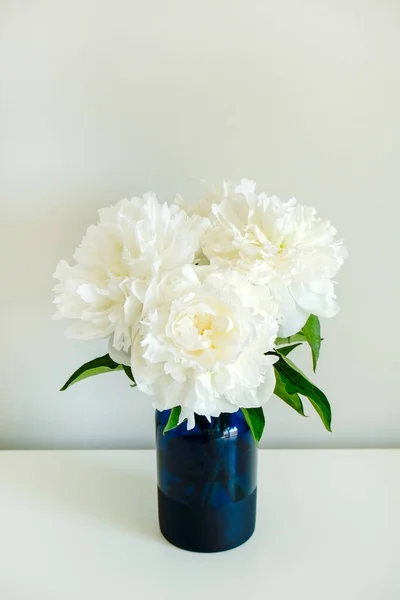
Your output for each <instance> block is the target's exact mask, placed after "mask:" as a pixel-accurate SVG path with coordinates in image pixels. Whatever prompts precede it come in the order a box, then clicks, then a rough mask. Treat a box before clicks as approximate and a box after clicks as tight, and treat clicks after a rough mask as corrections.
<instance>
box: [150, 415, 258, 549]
mask: <svg viewBox="0 0 400 600" xmlns="http://www.w3.org/2000/svg"><path fill="white" fill-rule="evenodd" d="M169 414H170V411H169V410H166V411H163V412H159V411H156V445H157V471H158V514H159V524H160V529H161V533H162V534H163V535H164V537H165V538H166V539H167V540H168V541H169V542H171V543H172V544H174V545H175V546H178V547H179V548H184V549H185V550H192V551H194V552H220V551H223V550H229V549H231V548H235V547H236V546H239V545H240V544H243V543H244V542H246V541H247V540H248V539H249V538H250V537H251V535H252V533H253V532H254V527H255V519H256V497H257V446H256V444H255V442H254V440H253V437H252V434H251V431H250V429H249V427H248V425H247V423H246V421H245V419H244V416H243V414H242V412H241V411H238V412H236V413H234V414H227V413H222V414H221V415H220V416H219V417H216V418H212V419H211V423H209V422H208V421H207V419H206V418H205V417H199V416H198V415H196V426H195V427H194V428H193V429H191V430H189V431H188V430H187V427H186V422H184V423H182V424H181V425H179V426H178V427H177V428H176V429H172V430H171V431H169V432H167V433H166V434H165V435H163V429H164V427H165V425H166V423H167V421H168V417H169Z"/></svg>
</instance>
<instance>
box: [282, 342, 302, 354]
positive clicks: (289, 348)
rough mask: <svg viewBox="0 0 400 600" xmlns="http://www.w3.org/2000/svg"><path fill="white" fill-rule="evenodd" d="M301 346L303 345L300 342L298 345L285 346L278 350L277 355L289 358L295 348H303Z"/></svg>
mask: <svg viewBox="0 0 400 600" xmlns="http://www.w3.org/2000/svg"><path fill="white" fill-rule="evenodd" d="M301 345H302V343H301V342H299V343H298V344H292V345H291V346H283V347H282V348H278V349H277V353H278V354H283V356H287V355H288V354H290V352H292V350H294V349H295V348H297V347H298V346H301Z"/></svg>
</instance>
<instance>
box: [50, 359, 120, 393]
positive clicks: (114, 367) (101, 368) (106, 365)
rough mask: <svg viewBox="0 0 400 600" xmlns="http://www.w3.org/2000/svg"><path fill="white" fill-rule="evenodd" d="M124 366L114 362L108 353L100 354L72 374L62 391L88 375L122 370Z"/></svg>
mask: <svg viewBox="0 0 400 600" xmlns="http://www.w3.org/2000/svg"><path fill="white" fill-rule="evenodd" d="M122 368H123V367H122V365H119V364H117V363H116V362H114V361H113V360H112V358H110V356H109V355H108V354H106V355H105V356H100V357H99V358H95V359H94V360H91V361H89V362H87V363H85V364H84V365H82V366H81V367H79V369H77V370H76V371H75V373H73V374H72V375H71V377H70V378H69V379H68V381H67V382H66V383H64V385H63V386H62V388H61V390H60V392H63V391H64V390H66V389H67V388H68V387H69V386H70V385H72V384H73V383H77V382H78V381H82V380H83V379H86V378H87V377H93V375H100V374H101V373H109V372H110V371H122Z"/></svg>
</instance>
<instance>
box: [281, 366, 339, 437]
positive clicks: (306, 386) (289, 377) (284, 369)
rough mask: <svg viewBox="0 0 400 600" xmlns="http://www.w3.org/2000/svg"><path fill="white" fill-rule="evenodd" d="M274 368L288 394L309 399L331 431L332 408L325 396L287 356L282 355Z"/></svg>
mask: <svg viewBox="0 0 400 600" xmlns="http://www.w3.org/2000/svg"><path fill="white" fill-rule="evenodd" d="M274 367H275V370H276V371H277V372H278V373H279V376H280V378H281V379H282V380H283V383H284V385H285V389H286V392H287V393H288V394H290V395H293V394H301V395H302V396H305V397H306V398H308V399H309V401H310V402H311V404H312V405H313V407H314V408H315V410H316V411H317V413H318V414H319V416H320V418H321V421H322V422H323V424H324V425H325V427H326V429H327V430H328V431H331V418H332V414H331V407H330V404H329V402H328V399H327V397H326V396H325V394H324V393H323V392H321V390H320V389H319V388H317V387H316V386H315V385H314V384H313V383H311V381H310V380H309V379H307V377H306V376H305V375H304V373H302V372H301V371H300V369H298V367H297V366H296V365H295V364H294V363H292V361H291V360H290V359H289V358H287V357H286V356H283V355H281V356H280V358H279V361H278V362H276V363H275V364H274Z"/></svg>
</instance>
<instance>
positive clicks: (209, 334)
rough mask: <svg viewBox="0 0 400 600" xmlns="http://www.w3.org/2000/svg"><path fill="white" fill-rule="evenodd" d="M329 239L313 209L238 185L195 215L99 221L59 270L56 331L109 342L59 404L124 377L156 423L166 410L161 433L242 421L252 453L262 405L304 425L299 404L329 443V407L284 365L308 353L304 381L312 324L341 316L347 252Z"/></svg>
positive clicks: (189, 209) (157, 213)
mask: <svg viewBox="0 0 400 600" xmlns="http://www.w3.org/2000/svg"><path fill="white" fill-rule="evenodd" d="M335 236H336V231H335V229H334V228H333V227H332V226H331V225H330V223H329V221H325V220H322V219H320V218H319V217H317V215H316V211H315V210H314V209H313V208H309V207H306V206H302V205H301V204H298V203H297V202H296V200H294V199H292V200H289V201H287V202H283V201H281V200H279V198H277V197H275V196H272V197H269V196H267V195H266V194H265V193H257V192H256V186H255V184H254V182H252V181H248V180H242V181H241V183H240V184H239V185H238V186H232V185H230V184H224V185H223V187H222V189H221V190H217V189H215V190H213V191H212V192H211V193H210V195H209V196H207V197H205V198H204V199H202V200H201V201H199V202H198V203H186V202H185V201H184V200H183V199H182V198H181V197H178V198H176V199H175V201H174V203H173V204H171V205H168V204H166V203H160V202H159V201H158V200H157V198H156V196H155V195H154V194H152V193H149V194H145V195H144V196H143V197H142V198H137V197H135V198H132V199H131V200H122V201H120V202H119V203H118V204H116V205H114V206H111V207H110V208H105V209H102V210H100V211H99V222H98V224H97V225H94V226H91V227H89V228H88V230H87V232H86V235H85V236H84V238H83V240H82V242H81V245H80V246H79V248H78V249H77V250H76V251H75V254H74V260H75V264H74V265H72V266H70V265H69V264H68V263H67V262H65V261H61V262H60V263H59V264H58V266H57V269H56V272H55V278H56V279H57V280H58V283H57V285H56V287H55V301H54V302H55V304H56V307H57V313H56V315H55V318H66V319H72V320H73V321H74V322H73V323H72V325H71V326H70V327H69V328H68V329H67V332H66V335H67V336H69V337H72V338H79V339H86V340H88V339H99V338H104V339H107V340H108V353H107V354H106V355H105V356H102V357H100V358H96V359H94V360H93V361H90V362H89V363H87V364H85V365H83V366H82V367H80V368H79V369H78V370H77V371H76V372H75V373H74V374H73V375H72V376H71V377H70V378H69V379H68V381H67V382H66V384H65V385H64V386H63V388H62V390H65V389H66V388H68V387H69V386H70V385H71V384H73V383H75V382H77V381H80V380H82V379H84V378H86V377H89V376H92V375H97V374H99V373H105V372H112V371H116V370H123V371H124V372H125V373H126V375H127V376H128V377H129V379H130V380H131V385H132V386H137V387H138V388H139V389H140V390H142V391H143V392H145V393H146V394H148V395H150V396H151V397H152V398H153V405H154V407H155V408H156V409H158V410H160V411H162V410H166V409H172V410H171V412H170V417H169V420H168V423H167V425H166V428H165V429H166V430H170V429H172V428H174V427H176V426H177V425H178V424H180V423H181V422H182V421H184V420H187V427H188V428H189V429H190V428H192V427H193V426H194V423H195V414H197V415H202V416H205V417H206V418H207V419H208V420H210V419H211V417H218V416H219V415H220V414H221V413H233V412H236V411H238V410H242V412H243V414H244V416H245V419H246V421H247V423H248V425H249V427H250V429H251V431H252V433H253V436H254V438H255V439H256V441H258V440H259V439H260V437H261V435H262V432H263V428H264V413H263V408H262V406H263V405H264V404H265V402H266V401H267V400H268V399H269V398H270V397H271V395H272V394H274V393H275V395H276V396H278V397H279V398H281V399H282V400H283V401H284V402H286V403H287V404H289V405H290V406H291V407H292V408H294V409H295V410H296V411H297V412H298V413H300V414H301V415H304V410H303V402H302V398H301V397H305V398H308V399H309V401H310V402H311V404H312V406H313V407H314V408H315V410H316V411H317V413H318V414H319V416H320V417H321V419H322V422H323V423H324V425H325V427H326V428H327V429H328V430H330V426H331V409H330V406H329V402H328V400H327V398H326V396H325V395H324V394H323V393H322V392H321V390H319V389H318V388H317V387H316V386H315V385H314V384H312V383H311V382H310V381H309V379H308V378H307V377H306V376H305V375H304V374H303V373H302V372H301V371H300V370H299V369H298V368H297V367H296V366H295V365H294V364H293V362H292V361H291V360H290V359H289V358H288V355H289V353H290V352H292V350H293V349H294V348H296V347H297V346H298V345H300V344H302V343H303V342H305V343H308V344H309V346H310V348H311V353H312V361H313V367H314V371H315V368H316V364H317V360H318V357H319V352H320V345H321V334H320V322H319V318H320V317H325V318H330V317H333V316H334V315H335V314H336V313H337V312H338V305H337V303H336V300H335V288H334V281H333V278H334V277H335V276H336V273H337V272H338V270H339V268H340V267H341V265H342V263H343V260H344V258H345V257H346V250H345V248H344V246H343V244H342V242H341V241H340V240H339V241H338V240H336V239H335Z"/></svg>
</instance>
